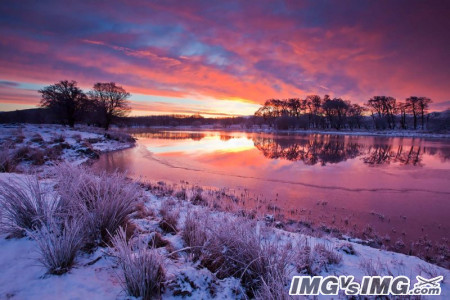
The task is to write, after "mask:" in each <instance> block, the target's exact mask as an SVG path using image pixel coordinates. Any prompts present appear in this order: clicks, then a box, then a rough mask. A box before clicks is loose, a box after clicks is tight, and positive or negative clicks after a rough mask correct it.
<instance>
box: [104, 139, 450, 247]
mask: <svg viewBox="0 0 450 300" xmlns="http://www.w3.org/2000/svg"><path fill="white" fill-rule="evenodd" d="M134 135H135V137H137V138H138V142H137V146H136V147H135V148H132V149H127V150H124V151H118V152H113V153H109V154H105V155H102V156H101V158H100V160H99V161H98V162H96V164H95V166H96V167H97V168H101V169H106V170H115V169H119V170H121V171H127V172H128V173H129V174H130V175H132V176H144V177H145V178H147V179H149V180H162V181H168V182H172V183H179V182H180V181H183V180H184V181H188V182H189V183H191V184H198V185H201V186H211V187H217V188H229V189H231V190H233V191H235V192H236V193H239V192H242V193H245V194H246V195H248V198H252V199H253V200H254V201H253V202H252V201H250V200H249V201H247V203H246V204H245V206H247V207H246V208H247V209H252V208H254V206H255V205H256V204H255V203H256V202H255V201H256V200H255V199H258V200H257V201H261V203H264V205H261V204H260V207H261V206H263V209H265V210H266V212H265V213H267V212H271V211H272V212H274V213H275V214H278V215H283V216H284V217H285V218H286V219H296V220H302V221H305V222H310V223H313V224H314V225H321V224H323V225H326V226H329V227H335V228H339V229H340V230H342V231H344V232H350V233H353V234H356V233H358V232H359V233H360V232H362V231H366V232H370V231H371V230H372V229H373V232H376V233H377V234H378V235H381V236H387V235H388V236H389V237H390V239H391V240H392V242H395V241H397V240H398V239H401V240H403V241H405V243H407V242H408V241H413V240H417V239H418V238H420V237H423V236H427V237H428V238H429V239H431V240H433V241H438V240H441V239H442V238H447V237H448V236H449V235H448V232H449V229H450V141H448V140H432V139H421V138H385V137H358V136H336V135H319V134H308V135H306V134H305V135H302V134H297V135H294V134H290V135H279V134H258V133H242V132H239V133H232V132H218V131H214V132H187V131H159V132H146V133H142V132H141V133H135V134H134ZM274 208H276V210H275V211H274Z"/></svg>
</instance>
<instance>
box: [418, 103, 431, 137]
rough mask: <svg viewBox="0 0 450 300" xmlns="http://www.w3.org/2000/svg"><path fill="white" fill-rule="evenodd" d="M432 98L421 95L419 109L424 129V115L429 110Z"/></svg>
mask: <svg viewBox="0 0 450 300" xmlns="http://www.w3.org/2000/svg"><path fill="white" fill-rule="evenodd" d="M431 102H432V101H431V99H430V98H427V97H419V103H418V104H419V111H420V116H421V121H422V122H421V123H422V129H424V128H425V127H424V124H423V123H424V122H423V121H424V115H425V113H427V112H428V107H429V106H430V103H431Z"/></svg>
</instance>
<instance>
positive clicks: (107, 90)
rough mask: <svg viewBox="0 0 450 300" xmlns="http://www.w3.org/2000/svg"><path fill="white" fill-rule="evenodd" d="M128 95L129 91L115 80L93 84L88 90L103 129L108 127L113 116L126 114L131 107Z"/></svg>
mask: <svg viewBox="0 0 450 300" xmlns="http://www.w3.org/2000/svg"><path fill="white" fill-rule="evenodd" d="M130 96H131V95H130V93H128V92H127V91H125V89H124V88H123V87H121V86H118V85H116V83H115V82H105V83H102V82H98V83H96V84H94V87H93V90H92V91H90V92H89V97H90V98H91V99H92V100H93V101H95V103H96V107H97V110H98V112H99V114H100V116H101V117H102V119H103V125H104V128H105V130H108V129H109V126H110V125H111V122H112V120H113V119H114V118H116V117H124V116H126V115H127V114H128V112H129V111H130V109H131V107H130V105H129V101H128V98H129V97H130Z"/></svg>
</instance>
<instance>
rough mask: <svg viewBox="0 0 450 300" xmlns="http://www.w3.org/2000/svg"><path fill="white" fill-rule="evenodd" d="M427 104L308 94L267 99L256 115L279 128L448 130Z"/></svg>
mask: <svg viewBox="0 0 450 300" xmlns="http://www.w3.org/2000/svg"><path fill="white" fill-rule="evenodd" d="M430 103H432V100H431V99H429V98H427V97H416V96H411V97H409V98H407V99H406V100H405V101H404V102H400V101H397V99H395V98H394V97H389V96H374V97H372V98H371V99H369V100H368V101H367V102H366V103H365V104H364V106H361V105H359V104H352V103H351V102H350V101H349V100H343V99H341V98H330V96H329V95H325V96H324V97H323V98H321V97H320V96H318V95H310V96H308V97H306V98H305V99H300V98H290V99H283V100H280V99H269V100H267V101H266V102H265V103H264V105H263V106H262V107H261V108H259V109H258V111H256V113H255V116H257V117H262V118H263V123H264V124H268V125H269V126H271V127H276V128H278V129H295V128H302V129H336V130H343V129H348V130H353V129H361V128H364V129H375V130H386V129H388V130H394V129H414V130H416V129H419V128H420V129H422V130H425V129H432V130H443V129H447V126H449V124H448V123H444V124H437V122H436V120H435V118H433V115H432V114H429V113H428V110H429V105H430ZM368 119H370V120H371V121H372V124H371V126H370V127H369V124H368V122H367V120H368ZM430 119H431V122H430ZM419 121H420V122H419ZM446 121H449V117H448V116H447V119H446ZM430 123H431V127H430V126H429V125H430Z"/></svg>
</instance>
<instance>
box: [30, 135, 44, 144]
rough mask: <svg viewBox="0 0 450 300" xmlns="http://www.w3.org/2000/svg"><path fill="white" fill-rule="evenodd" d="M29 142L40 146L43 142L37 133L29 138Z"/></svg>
mask: <svg viewBox="0 0 450 300" xmlns="http://www.w3.org/2000/svg"><path fill="white" fill-rule="evenodd" d="M30 141H32V142H33V143H38V144H41V143H43V142H44V139H43V138H42V136H41V135H40V134H39V133H36V134H35V135H33V136H32V137H31V139H30Z"/></svg>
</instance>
